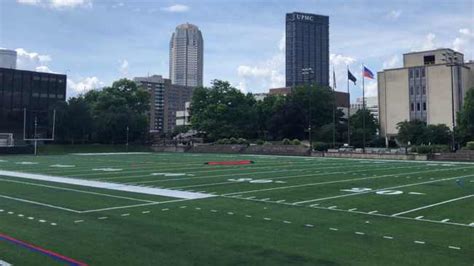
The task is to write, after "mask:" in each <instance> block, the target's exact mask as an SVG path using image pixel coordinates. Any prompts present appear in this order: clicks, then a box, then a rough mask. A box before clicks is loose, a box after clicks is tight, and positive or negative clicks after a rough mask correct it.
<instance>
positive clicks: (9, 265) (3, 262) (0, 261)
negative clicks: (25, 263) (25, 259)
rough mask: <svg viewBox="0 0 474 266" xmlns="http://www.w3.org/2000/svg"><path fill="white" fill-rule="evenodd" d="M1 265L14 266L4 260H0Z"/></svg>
mask: <svg viewBox="0 0 474 266" xmlns="http://www.w3.org/2000/svg"><path fill="white" fill-rule="evenodd" d="M0 266H12V265H11V264H10V263H8V262H6V261H4V260H0Z"/></svg>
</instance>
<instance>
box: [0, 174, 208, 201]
mask: <svg viewBox="0 0 474 266" xmlns="http://www.w3.org/2000/svg"><path fill="white" fill-rule="evenodd" d="M0 175H4V176H10V177H18V178H25V179H33V180H41V181H46V182H55V183H63V184H70V185H79V186H84V187H93V188H103V189H110V190H116V191H125V192H133V193H140V194H147V195H155V196H167V197H172V198H184V199H198V198H209V197H214V195H211V194H204V193H196V192H186V191H176V190H170V189H160V188H151V187H139V186H132V185H125V184H116V183H108V182H101V181H93V180H84V179H76V178H68V177H60V176H49V175H41V174H29V173H22V172H13V171H4V170H0Z"/></svg>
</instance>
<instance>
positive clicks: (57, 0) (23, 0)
mask: <svg viewBox="0 0 474 266" xmlns="http://www.w3.org/2000/svg"><path fill="white" fill-rule="evenodd" d="M17 2H18V3H19V4H27V5H36V6H44V7H50V8H55V9H66V8H75V7H92V0H17Z"/></svg>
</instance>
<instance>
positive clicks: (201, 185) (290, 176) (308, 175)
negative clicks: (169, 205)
mask: <svg viewBox="0 0 474 266" xmlns="http://www.w3.org/2000/svg"><path fill="white" fill-rule="evenodd" d="M365 167H366V166H364V168H365ZM414 167H415V166H404V167H390V168H383V169H369V170H367V169H365V170H357V171H352V172H351V173H361V172H365V171H388V170H397V169H409V168H414ZM331 168H335V167H331ZM337 168H340V167H337ZM317 169H321V168H317ZM325 169H328V168H325ZM297 170H298V169H295V170H294V171H297ZM274 172H276V173H280V171H274ZM282 173H283V172H282ZM346 173H347V171H340V172H324V173H317V174H304V175H289V176H279V177H272V178H271V179H272V180H280V179H292V178H299V177H316V176H328V175H337V174H346ZM253 174H256V173H253ZM242 175H250V174H240V175H239V176H242ZM226 176H228V175H226ZM229 177H231V176H229ZM375 177H381V176H375ZM203 178H208V177H200V178H199V177H198V178H194V179H193V178H191V179H193V180H196V179H203ZM209 178H210V177H209ZM181 180H185V179H173V180H170V181H181ZM161 181H168V180H161ZM145 182H146V183H152V182H148V181H144V182H130V183H137V184H143V183H145ZM153 182H159V181H158V180H157V181H153ZM239 183H245V182H235V181H228V182H218V183H205V184H196V185H187V186H179V187H170V188H169V189H177V188H191V187H206V186H215V185H224V184H239ZM126 184H127V183H126Z"/></svg>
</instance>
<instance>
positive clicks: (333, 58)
mask: <svg viewBox="0 0 474 266" xmlns="http://www.w3.org/2000/svg"><path fill="white" fill-rule="evenodd" d="M356 62H357V60H356V59H355V58H354V57H352V56H346V55H342V54H330V55H329V63H330V64H331V71H330V73H329V81H330V82H329V83H330V84H331V86H332V85H333V82H334V81H333V71H334V72H335V74H336V90H338V91H344V92H345V91H347V85H346V84H347V68H348V67H349V68H350V69H351V72H352V73H353V74H354V75H356V73H355V72H354V70H355V69H356V68H357V67H356V66H355V63H356Z"/></svg>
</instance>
